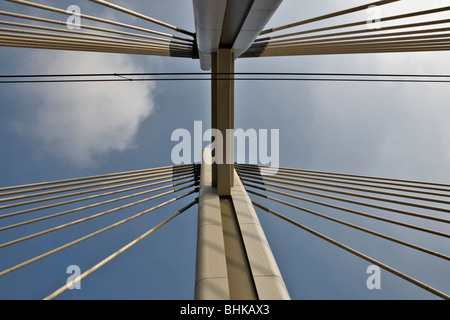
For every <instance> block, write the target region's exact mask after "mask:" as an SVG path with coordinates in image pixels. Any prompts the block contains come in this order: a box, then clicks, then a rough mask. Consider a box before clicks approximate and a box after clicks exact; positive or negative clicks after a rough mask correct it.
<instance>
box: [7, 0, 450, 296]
mask: <svg viewBox="0 0 450 320" xmlns="http://www.w3.org/2000/svg"><path fill="white" fill-rule="evenodd" d="M35 2H39V3H45V4H50V5H55V6H56V4H55V3H52V2H51V1H44V0H40V1H35ZM73 3H74V2H73V1H66V0H64V1H58V4H57V6H58V7H60V8H66V7H68V6H69V5H71V4H73ZM114 3H117V4H119V5H123V6H126V7H128V8H130V9H133V10H136V11H140V12H143V13H145V14H148V15H149V16H151V17H154V18H157V19H160V20H163V21H165V22H168V23H171V24H174V25H177V26H179V27H181V28H183V29H187V30H192V31H194V20H193V9H192V3H191V1H185V0H170V1H136V0H135V1H131V2H130V1H125V0H121V1H119V0H116V1H114ZM360 3H363V2H361V1H355V0H347V1H345V2H342V1H333V0H323V1H320V3H319V2H308V4H305V2H304V1H298V0H284V1H283V3H282V4H281V6H280V7H279V9H278V10H277V12H276V13H275V14H274V16H273V17H272V20H271V21H270V22H269V24H268V25H267V28H270V27H275V26H280V25H284V24H286V23H290V22H295V21H299V20H302V19H306V18H310V17H315V16H319V15H322V14H325V13H328V12H334V11H336V10H341V9H345V8H349V7H353V6H356V5H358V4H360ZM446 4H447V1H441V0H439V1H438V0H432V1H426V2H424V1H416V0H409V1H407V0H405V1H401V3H400V4H395V5H394V4H393V5H388V6H385V7H383V8H382V10H383V11H382V15H386V16H389V15H393V14H396V13H398V12H405V11H406V12H409V11H416V10H419V9H425V8H431V7H432V8H434V7H441V6H445V5H446ZM77 5H79V6H80V8H81V11H82V13H84V12H87V13H89V14H91V15H97V16H100V17H104V18H109V19H116V20H117V21H121V22H126V23H135V24H137V25H141V26H148V23H147V22H145V21H140V20H138V19H137V18H132V17H129V16H126V15H124V14H122V13H118V12H112V11H110V10H105V9H104V8H103V7H101V6H98V5H96V4H93V3H91V2H89V1H78V2H77ZM0 10H4V11H12V12H19V13H25V14H37V13H39V14H43V16H45V17H51V18H59V19H61V17H60V16H58V15H56V14H48V13H42V12H39V11H38V10H36V9H29V8H26V7H22V6H20V5H16V4H12V3H9V2H6V1H2V2H1V4H0ZM364 17H365V13H364V12H362V13H358V14H353V15H352V16H351V17H349V16H347V17H345V18H336V19H334V20H333V21H332V22H333V23H340V22H341V21H345V22H348V21H349V20H348V19H350V18H351V20H350V21H357V20H361V19H365V18H364ZM2 19H5V20H6V18H5V17H2ZM330 23H331V22H330ZM321 25H323V24H322V23H316V24H315V25H314V26H321ZM151 27H152V28H155V29H158V30H160V29H159V27H158V26H153V25H152V26H151ZM0 61H1V63H0V74H49V73H115V72H116V73H126V72H127V73H131V72H201V70H200V64H199V61H198V60H192V59H175V58H166V57H155V56H137V55H136V56H128V55H120V54H101V53H81V52H60V51H48V50H32V49H18V48H3V47H2V48H0ZM236 72H336V73H338V72H348V73H358V72H361V73H428V74H433V73H436V74H449V73H450V65H449V64H448V53H446V52H443V53H410V54H377V55H370V54H368V55H364V54H361V55H351V56H338V55H336V56H314V57H312V56H309V57H276V58H257V59H238V60H237V61H236ZM447 86H448V84H399V83H396V84H393V83H327V82H320V83H319V82H284V81H283V82H261V81H255V82H250V81H249V82H244V81H241V82H237V83H236V87H235V127H236V128H242V129H244V130H246V129H249V128H254V129H269V130H270V129H279V130H280V155H279V159H280V166H281V167H292V168H302V169H310V170H320V171H329V172H343V173H350V174H361V175H373V176H381V177H392V178H399V179H417V180H422V181H437V182H443V183H447V182H448V181H449V179H450V170H448V169H449V167H450V166H449V163H450V148H449V144H448V136H449V134H450V117H449V116H450V111H449V110H450V109H449V108H448V101H450V90H448V88H447ZM0 97H1V98H0V111H1V117H0V150H1V157H0V187H2V186H10V185H20V184H26V183H33V182H39V181H51V180H57V179H68V178H74V177H84V176H90V175H99V174H106V173H113V172H122V171H129V170H138V169H145V168H153V167H160V166H166V165H169V164H171V150H172V148H173V147H174V146H175V142H173V141H171V134H172V132H173V131H174V130H176V129H178V128H183V129H187V130H189V131H190V132H193V130H194V121H203V124H204V128H207V127H208V126H209V125H210V85H209V83H208V82H203V81H192V82H170V83H169V82H155V83H151V82H134V83H106V84H105V83H100V84H23V85H5V84H2V85H0ZM204 130H205V129H204ZM194 198H195V196H191V197H188V198H187V199H183V200H181V201H179V202H177V203H176V205H170V206H168V207H167V208H165V209H164V210H163V211H161V213H160V214H154V215H148V216H145V217H143V218H142V219H140V220H139V221H136V222H133V223H129V224H126V225H124V226H122V227H120V228H117V230H111V231H109V232H108V233H107V234H104V235H101V236H98V237H96V239H95V240H94V239H91V240H89V241H85V242H84V243H81V244H79V245H77V246H74V247H72V248H71V249H67V250H64V251H63V252H61V253H58V254H55V255H53V256H51V257H49V258H46V259H43V260H41V261H39V262H36V263H34V264H33V265H31V266H29V267H25V268H23V269H20V270H17V271H15V272H13V273H11V274H9V275H6V276H4V277H1V278H0V299H42V298H44V297H45V296H47V295H48V294H50V293H52V292H53V291H55V290H56V289H58V288H59V287H61V286H62V285H64V284H65V282H66V279H67V278H68V276H69V274H67V273H66V269H67V267H68V266H69V265H78V266H80V268H81V271H82V272H83V271H85V270H87V269H89V268H90V267H92V266H93V265H95V264H96V263H97V262H99V261H100V260H102V259H103V258H105V257H106V256H108V255H109V254H110V253H112V252H114V251H116V250H118V249H119V248H121V247H122V246H123V245H125V244H126V243H128V242H129V241H131V240H133V239H135V238H136V237H138V236H139V235H141V234H142V233H143V232H145V231H147V230H148V229H149V228H150V227H151V226H153V225H155V224H156V223H159V222H160V221H161V220H162V219H163V218H164V217H168V216H169V215H170V214H171V213H174V212H175V211H176V210H178V209H179V208H181V206H182V205H183V203H184V204H187V203H189V202H190V201H192V200H193V199H194ZM255 200H257V199H255ZM156 203H157V202H155V204H156ZM263 203H264V202H263ZM269 204H270V203H267V205H268V206H269ZM271 208H274V209H279V210H280V211H282V212H283V213H285V214H286V215H289V216H291V217H296V219H298V220H299V221H300V222H301V223H304V224H305V225H307V226H309V227H311V228H313V229H316V230H318V231H320V232H323V233H324V234H326V235H328V236H330V237H332V238H334V239H337V240H339V241H342V242H343V243H345V244H347V245H349V246H351V247H353V248H355V249H356V250H360V251H362V252H364V253H366V254H368V255H370V256H373V257H374V258H377V259H379V260H381V261H383V262H385V263H387V264H388V265H390V266H392V267H394V268H398V269H400V270H402V271H403V272H405V273H406V274H408V275H411V276H414V277H417V278H418V279H419V280H421V281H423V282H425V283H428V284H430V285H431V286H433V287H435V288H437V289H440V290H442V291H444V292H447V293H448V292H450V281H449V278H448V277H447V276H446V273H447V270H448V263H445V262H443V261H441V260H439V259H437V258H430V257H428V256H426V255H425V254H421V253H417V252H415V251H413V250H410V249H405V248H402V247H401V246H398V245H393V244H392V243H390V242H387V241H384V240H380V239H376V238H374V237H372V236H369V235H365V234H361V233H360V232H357V231H355V230H351V229H349V228H346V227H340V226H336V225H335V224H333V223H330V222H327V221H324V220H321V219H319V218H315V217H311V216H308V215H306V214H299V213H298V212H297V211H294V210H291V209H288V208H286V207H282V206H279V205H274V204H271ZM311 208H312V209H315V210H318V211H319V210H321V211H322V212H325V213H327V214H330V215H333V216H335V217H339V218H342V219H344V218H345V220H346V221H349V222H353V223H359V224H361V225H364V226H368V227H370V228H373V229H375V230H377V231H380V232H385V233H389V234H390V235H393V236H397V237H399V238H402V239H405V238H406V239H408V240H411V241H414V243H417V244H420V245H423V246H426V247H429V248H430V249H434V250H437V251H440V252H443V253H446V254H450V252H449V249H450V246H449V245H448V242H447V243H445V242H444V240H442V239H441V238H437V237H431V236H425V235H423V234H421V233H419V232H411V231H407V230H406V231H405V230H404V229H402V228H400V227H395V226H392V225H386V224H383V223H381V222H380V223H378V222H374V221H369V222H368V221H367V219H366V220H365V219H362V218H360V217H354V216H351V215H348V214H343V213H339V212H334V211H333V210H329V209H326V208H325V209H324V208H318V207H315V206H311ZM95 212H96V211H90V212H86V213H83V216H87V215H88V214H89V213H95ZM257 212H258V215H259V218H260V220H261V223H262V225H263V228H264V230H265V233H266V237H267V239H268V241H269V243H270V245H271V248H272V250H273V253H274V256H275V258H276V260H277V263H278V266H279V268H280V271H281V273H282V275H283V277H284V280H285V282H286V285H287V288H288V291H289V293H290V295H291V298H292V299H295V300H297V299H298V300H300V299H375V300H376V299H434V298H435V297H434V296H433V295H430V294H429V293H427V292H424V290H422V289H419V288H417V287H415V286H413V285H411V284H409V283H408V282H406V281H404V280H402V279H399V278H398V277H396V276H393V275H391V274H389V273H388V272H386V271H382V277H381V289H380V290H368V289H367V287H366V280H367V278H368V276H369V275H368V274H367V273H366V269H367V267H368V266H370V263H368V262H366V261H364V260H362V259H360V258H357V257H355V256H352V255H351V254H349V253H347V252H345V251H344V250H341V249H337V248H336V247H334V246H332V245H331V244H328V243H326V242H325V241H323V240H321V239H318V238H316V237H314V236H312V235H310V234H308V233H306V232H304V231H301V230H299V229H298V228H296V227H294V226H291V225H289V224H287V223H286V222H283V221H280V220H279V219H277V218H275V217H272V216H269V215H268V214H266V213H264V212H261V211H259V210H257ZM367 212H371V211H370V209H367ZM196 213H197V212H196V208H193V209H191V210H189V211H188V212H186V213H184V214H183V215H182V216H180V217H178V218H177V219H175V220H174V221H172V222H171V223H170V224H168V225H167V226H165V227H164V228H162V229H161V230H158V231H157V232H155V233H154V234H152V235H151V236H150V237H148V238H147V239H146V240H145V241H142V242H141V243H140V244H139V245H137V246H135V247H133V248H132V249H130V250H129V251H127V252H126V253H124V254H122V255H121V256H119V257H118V258H117V259H115V260H114V261H112V262H110V263H108V264H107V265H105V266H104V267H102V268H101V269H99V270H98V271H96V272H95V273H94V274H92V275H91V276H89V277H87V278H86V279H83V280H82V282H81V289H80V290H67V291H66V292H65V293H63V294H62V295H61V296H59V297H58V299H169V300H172V299H176V300H178V299H192V298H193V293H194V281H195V250H196V222H197V216H196ZM80 215H81V213H80ZM386 216H392V215H389V214H386ZM121 217H123V216H121V215H120V214H115V215H114V217H109V216H108V217H105V218H102V219H98V220H97V219H96V220H91V223H89V224H88V225H86V226H84V228H81V229H80V228H73V229H70V228H69V229H70V230H69V229H67V230H65V231H64V232H55V233H53V234H51V235H48V236H43V237H39V238H38V239H37V240H35V241H29V242H23V243H21V244H19V245H16V246H13V247H9V248H4V249H1V251H0V256H1V258H0V269H1V270H3V269H5V268H7V267H10V266H12V265H14V264H17V263H19V262H22V261H24V260H26V259H29V258H31V257H33V256H35V255H37V254H39V253H42V252H45V251H47V250H50V249H53V248H54V247H56V246H58V245H60V244H63V243H66V242H68V241H71V240H73V239H75V238H77V237H79V236H81V235H84V234H86V233H88V232H92V231H94V230H97V229H99V228H101V227H103V226H106V225H108V224H110V223H111V222H112V221H117V220H120V219H121ZM395 218H398V219H399V220H402V221H406V222H411V223H423V222H422V221H420V220H418V219H413V218H405V217H401V216H395ZM66 219H67V220H66ZM70 220H71V217H64V218H63V217H61V219H60V220H58V221H49V222H45V223H41V224H39V225H37V226H34V225H33V226H30V227H26V228H25V227H24V228H23V229H21V230H17V231H14V232H9V233H3V234H0V242H1V243H3V242H5V241H7V240H10V239H13V238H15V237H17V236H18V235H21V234H28V233H30V232H35V231H36V230H42V229H45V228H48V227H49V226H53V225H54V224H55V223H57V224H59V223H63V222H64V221H70ZM9 222H13V220H8V223H9ZM1 223H6V222H1ZM423 225H426V226H429V227H432V228H435V229H438V230H441V231H445V232H447V233H448V232H449V231H450V230H449V228H448V227H447V226H442V225H438V224H436V223H429V224H425V223H423ZM36 228H37V229H36Z"/></svg>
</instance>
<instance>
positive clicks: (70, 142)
mask: <svg viewBox="0 0 450 320" xmlns="http://www.w3.org/2000/svg"><path fill="white" fill-rule="evenodd" d="M30 59H31V60H32V61H29V63H30V64H31V65H35V66H39V67H38V69H39V70H40V72H42V70H45V71H44V72H43V73H46V74H52V73H53V74H61V73H114V72H129V73H133V72H143V71H142V70H140V68H139V67H138V66H137V65H136V64H135V63H134V62H133V60H132V58H130V57H128V56H125V55H107V54H91V53H79V52H77V53H74V52H55V53H52V54H51V55H50V54H49V53H48V52H36V53H35V54H33V56H31V58H30ZM29 89H31V93H32V94H33V101H36V105H34V106H33V107H34V108H33V111H34V117H31V119H32V120H31V121H32V123H30V124H29V128H30V129H29V130H30V131H29V132H30V133H31V134H32V135H33V136H35V138H36V139H37V140H38V143H42V145H43V147H44V149H45V150H46V151H48V152H50V153H52V154H54V155H56V156H58V157H61V158H62V159H63V160H65V161H68V162H70V163H72V164H75V165H77V166H81V167H83V166H89V165H92V164H93V163H95V161H96V160H98V159H100V158H102V157H104V156H106V155H108V154H109V153H110V152H113V151H124V150H127V149H129V148H133V147H134V144H133V139H134V137H135V135H136V133H137V131H138V129H139V124H140V123H141V121H143V120H144V119H145V118H147V117H149V116H150V115H151V114H152V111H153V108H154V102H153V100H152V91H153V89H154V84H152V83H149V82H148V83H147V82H130V83H128V82H126V83H124V82H114V83H110V82H109V83H103V82H96V83H70V84H44V85H40V84H39V85H33V86H32V87H27V94H29V93H30V90H29Z"/></svg>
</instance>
